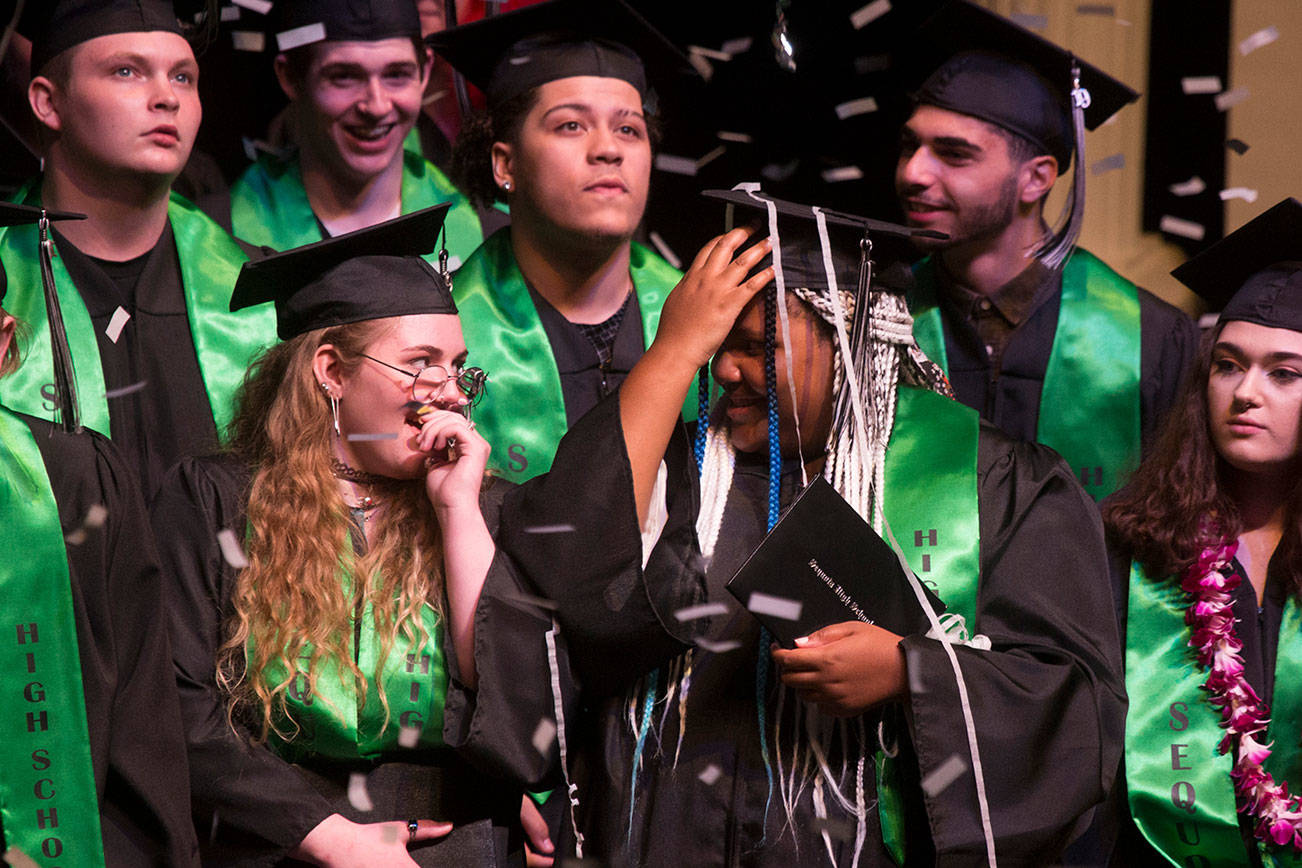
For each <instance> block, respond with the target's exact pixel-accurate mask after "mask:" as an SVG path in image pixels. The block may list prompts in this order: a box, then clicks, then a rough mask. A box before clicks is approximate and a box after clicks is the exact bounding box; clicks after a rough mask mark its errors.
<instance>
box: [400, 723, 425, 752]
mask: <svg viewBox="0 0 1302 868" xmlns="http://www.w3.org/2000/svg"><path fill="white" fill-rule="evenodd" d="M418 744H420V727H419V726H404V727H402V728H400V729H399V730H398V747H405V748H407V749H408V750H410V749H411V748H414V747H415V746H416V745H418Z"/></svg>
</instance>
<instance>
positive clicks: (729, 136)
mask: <svg viewBox="0 0 1302 868" xmlns="http://www.w3.org/2000/svg"><path fill="white" fill-rule="evenodd" d="M715 135H717V136H718V137H719V140H720V141H724V142H740V143H741V144H743V145H749V144H750V143H751V142H753V141H755V139H754V138H752V137H751V135H750V133H729V132H726V131H724V130H719V132H717V133H715Z"/></svg>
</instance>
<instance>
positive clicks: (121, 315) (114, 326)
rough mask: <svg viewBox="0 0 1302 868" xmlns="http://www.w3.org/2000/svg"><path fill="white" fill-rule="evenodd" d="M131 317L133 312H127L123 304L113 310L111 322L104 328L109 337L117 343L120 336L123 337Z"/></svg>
mask: <svg viewBox="0 0 1302 868" xmlns="http://www.w3.org/2000/svg"><path fill="white" fill-rule="evenodd" d="M129 319H131V314H129V313H127V311H126V308H124V307H123V306H122V305H118V309H117V310H115V311H113V316H111V317H109V324H108V327H107V328H105V329H104V334H106V335H108V339H109V340H111V341H112V342H113V343H115V344H116V343H117V342H118V338H120V337H122V330H123V329H124V328H126V326H127V320H129Z"/></svg>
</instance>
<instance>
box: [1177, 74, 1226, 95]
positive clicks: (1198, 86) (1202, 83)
mask: <svg viewBox="0 0 1302 868" xmlns="http://www.w3.org/2000/svg"><path fill="white" fill-rule="evenodd" d="M1180 89H1181V90H1183V91H1184V92H1185V93H1187V94H1193V93H1220V92H1221V91H1222V90H1224V88H1223V87H1221V77H1220V76H1219V75H1187V76H1185V77H1184V78H1182V79H1180Z"/></svg>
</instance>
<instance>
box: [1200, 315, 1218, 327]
mask: <svg viewBox="0 0 1302 868" xmlns="http://www.w3.org/2000/svg"><path fill="white" fill-rule="evenodd" d="M1220 319H1221V315H1220V314H1219V313H1215V312H1212V313H1205V314H1203V315H1202V316H1200V317H1198V328H1200V329H1209V328H1211V327H1212V326H1214V325H1216V323H1218V322H1220Z"/></svg>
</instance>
